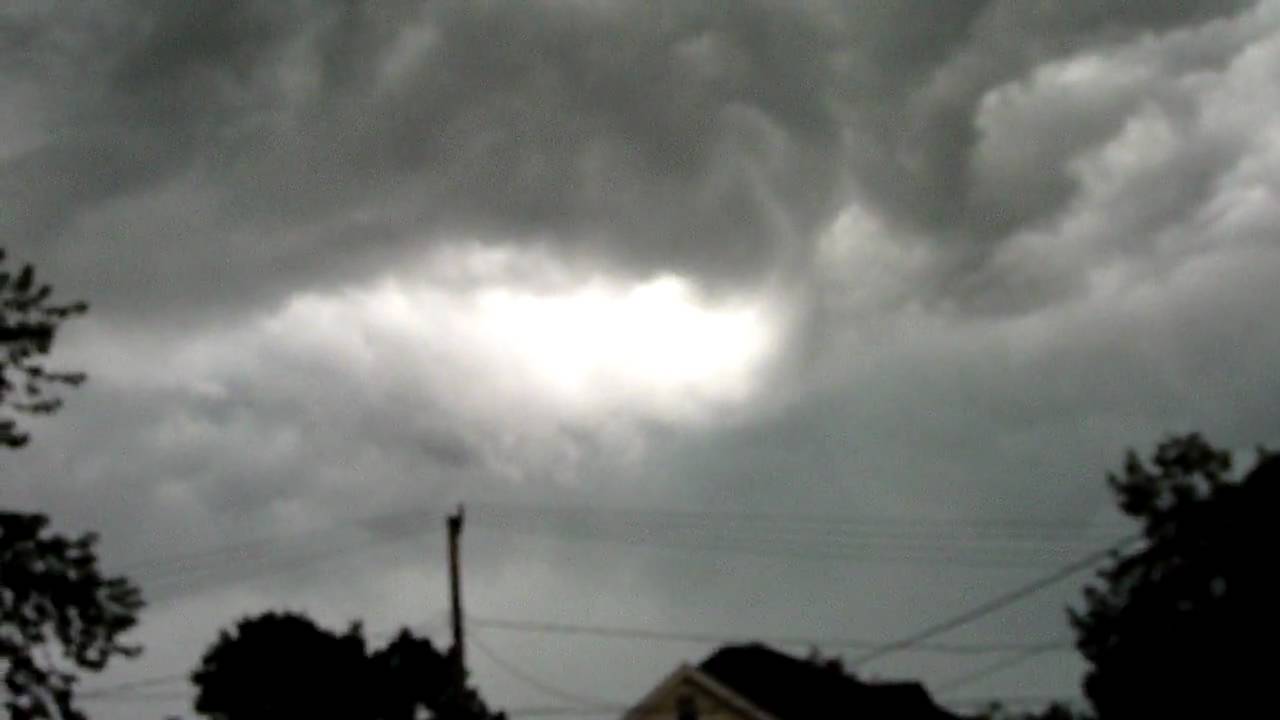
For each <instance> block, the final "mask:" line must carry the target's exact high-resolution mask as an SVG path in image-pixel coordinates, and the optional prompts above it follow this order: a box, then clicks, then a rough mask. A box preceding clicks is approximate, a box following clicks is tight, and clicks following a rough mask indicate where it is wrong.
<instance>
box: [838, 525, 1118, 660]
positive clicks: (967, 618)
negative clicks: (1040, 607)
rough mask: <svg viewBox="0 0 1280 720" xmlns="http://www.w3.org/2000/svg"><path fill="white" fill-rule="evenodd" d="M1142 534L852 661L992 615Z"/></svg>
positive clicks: (883, 654)
mask: <svg viewBox="0 0 1280 720" xmlns="http://www.w3.org/2000/svg"><path fill="white" fill-rule="evenodd" d="M1140 537H1141V535H1130V536H1128V537H1125V538H1124V539H1122V540H1120V541H1119V542H1116V543H1112V544H1111V545H1108V546H1107V547H1105V548H1102V549H1100V550H1096V551H1094V552H1091V553H1089V554H1088V555H1086V556H1084V557H1082V558H1080V559H1079V560H1076V561H1075V562H1072V563H1070V564H1068V565H1065V566H1063V567H1061V568H1059V569H1058V570H1056V571H1054V572H1052V573H1050V574H1048V575H1045V576H1043V577H1040V578H1037V579H1035V580H1033V581H1031V582H1029V583H1027V584H1025V585H1022V586H1020V587H1018V588H1015V589H1013V590H1011V591H1009V592H1007V593H1003V594H1001V595H998V596H996V597H994V598H992V599H991V600H988V601H987V602H984V603H982V604H981V605H978V606H977V607H975V608H973V609H971V610H967V611H965V612H963V613H960V614H959V615H956V616H955V617H952V618H948V619H947V620H943V621H942V622H940V623H937V624H934V625H930V626H929V627H927V628H925V629H923V630H920V631H919V632H916V633H912V634H911V635H908V636H907V637H905V638H902V639H901V640H895V641H894V642H891V643H887V644H885V645H882V646H881V647H879V648H876V649H875V650H872V651H871V652H869V653H866V654H865V655H863V656H862V657H860V658H857V659H856V660H855V661H854V662H853V667H859V666H861V665H865V664H866V663H869V662H871V661H872V660H877V659H881V658H884V657H887V656H889V655H892V654H894V653H897V652H901V651H903V650H906V649H907V648H910V647H912V646H913V645H918V644H920V643H922V642H924V641H925V640H928V639H929V638H931V637H934V636H936V635H941V634H942V633H945V632H948V631H951V630H954V629H956V628H958V627H961V626H964V625H968V624H969V623H971V622H973V621H975V620H978V619H980V618H982V617H985V616H987V615H990V614H991V613H994V612H996V611H997V610H1001V609H1003V608H1005V607H1008V606H1009V605H1012V604H1014V603H1016V602H1018V601H1020V600H1022V599H1023V598H1026V597H1029V596H1031V595H1034V594H1035V593H1037V592H1040V591H1041V590H1043V589H1045V588H1047V587H1049V586H1051V585H1054V584H1055V583H1058V582H1061V581H1062V580H1065V579H1067V578H1069V577H1071V576H1072V575H1075V574H1076V573H1078V572H1080V571H1081V570H1085V569H1087V568H1090V567H1093V566H1094V565H1096V564H1098V562H1100V561H1101V560H1103V559H1104V558H1106V557H1108V556H1110V555H1111V554H1112V553H1115V552H1118V551H1119V550H1122V549H1124V548H1125V547H1127V546H1129V545H1130V544H1132V543H1134V542H1135V541H1137V540H1138V539H1139V538H1140Z"/></svg>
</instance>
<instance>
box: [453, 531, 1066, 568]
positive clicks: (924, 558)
mask: <svg viewBox="0 0 1280 720" xmlns="http://www.w3.org/2000/svg"><path fill="white" fill-rule="evenodd" d="M476 525H477V526H478V527H479V528H480V529H482V530H489V531H495V532H504V533H514V534H520V535H544V536H546V535H549V536H551V537H552V538H554V539H556V540H563V541H588V542H603V543H608V544H613V545H621V546H624V547H638V546H649V547H655V548H662V549H668V550H693V551H696V552H722V553H729V554H737V555H743V556H755V557H772V558H789V559H798V560H830V561H859V562H874V563H894V562H900V563H909V564H927V565H934V566H936V565H944V566H947V567H966V568H992V567H995V568H1000V569H1007V568H1012V567H1042V566H1043V565H1045V564H1047V563H1050V562H1054V561H1055V560H1057V559H1058V558H1054V557H1036V556H1033V555H1028V554H1025V553H1024V554H1021V555H1016V554H1010V553H1007V552H1005V553H999V554H996V553H991V552H986V551H981V549H980V548H979V549H976V550H975V549H973V548H970V550H971V552H969V553H964V552H956V547H957V546H955V545H954V544H951V545H950V546H944V547H942V548H941V549H940V550H937V549H935V550H932V551H931V550H921V549H918V548H912V547H902V546H898V547H895V546H892V545H888V546H886V545H867V544H863V545H861V546H848V545H841V544H838V543H837V544H832V543H829V542H809V543H791V544H786V543H780V542H778V541H776V540H775V539H772V538H758V537H757V538H751V537H739V538H736V539H735V538H723V537H716V536H707V535H706V534H703V535H700V536H699V535H693V536H686V537H678V536H672V535H669V534H642V535H630V536H628V535H621V534H618V533H599V532H597V533H591V532H587V533H581V532H579V533H576V534H574V533H572V532H570V533H565V532H563V531H557V530H555V529H551V530H550V531H549V530H548V529H547V528H513V527H510V526H502V525H492V524H485V523H476Z"/></svg>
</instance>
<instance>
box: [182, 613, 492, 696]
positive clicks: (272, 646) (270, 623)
mask: <svg viewBox="0 0 1280 720" xmlns="http://www.w3.org/2000/svg"><path fill="white" fill-rule="evenodd" d="M191 680H192V682H193V683H194V684H195V685H196V688H197V691H198V692H197V696H196V712H199V713H201V714H203V715H205V716H207V717H210V718H216V719H217V720H266V719H267V718H272V719H275V718H281V717H340V718H349V719H351V720H366V719H367V720H415V718H419V717H423V716H424V715H423V713H429V714H428V715H425V716H427V717H432V718H439V719H440V720H490V719H493V718H502V717H504V716H503V715H501V714H494V713H491V712H490V711H489V710H488V709H487V708H486V707H485V704H484V702H483V701H481V699H480V697H479V695H477V694H476V692H475V691H474V690H472V689H470V688H468V687H466V684H465V677H464V676H462V675H461V674H460V673H458V672H457V671H456V670H455V665H454V663H453V662H452V660H451V658H450V656H449V655H447V654H446V653H442V652H440V651H438V650H437V649H436V648H435V647H434V646H433V645H432V643H431V641H430V640H428V639H426V638H420V637H416V636H414V635H413V634H412V633H410V632H408V631H407V630H406V631H402V632H401V633H400V634H399V635H398V636H396V638H395V639H394V640H392V641H391V642H390V643H388V644H387V645H386V647H383V648H382V649H380V650H376V651H373V652H370V651H369V649H368V647H367V646H366V643H365V639H364V636H363V633H362V632H361V629H360V626H359V625H352V626H351V627H350V628H349V629H348V630H347V631H346V632H345V633H342V634H336V633H333V632H330V631H328V630H325V629H324V628H321V627H319V626H318V625H316V624H315V623H314V622H312V621H311V619H310V618H308V617H306V616H304V615H299V614H296V613H266V614H263V615H259V616H257V617H252V618H246V619H244V620H241V621H240V622H239V623H237V624H236V626H235V628H234V629H232V630H229V631H226V630H224V631H223V632H222V633H221V634H220V635H219V637H218V639H217V641H216V642H215V643H214V644H213V646H212V647H210V648H209V650H208V651H206V652H205V654H204V657H203V658H202V659H201V661H200V666H199V668H197V669H196V671H195V672H194V673H193V674H192V676H191Z"/></svg>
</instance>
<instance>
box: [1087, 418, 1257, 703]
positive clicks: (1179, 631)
mask: <svg viewBox="0 0 1280 720" xmlns="http://www.w3.org/2000/svg"><path fill="white" fill-rule="evenodd" d="M1231 467H1232V458H1231V454H1230V453H1229V452H1227V451H1224V450H1220V449H1217V448H1215V447H1213V446H1212V445H1210V444H1209V443H1208V442H1206V441H1205V440H1204V438H1202V437H1201V436H1200V435H1198V434H1191V435H1186V436H1181V437H1173V438H1169V439H1168V440H1166V441H1164V442H1162V443H1161V444H1160V445H1159V446H1158V447H1157V449H1156V451H1155V452H1154V453H1153V455H1152V456H1151V458H1150V459H1149V461H1146V462H1144V461H1142V460H1141V459H1139V458H1138V456H1137V455H1136V454H1135V453H1132V452H1130V453H1129V455H1128V458H1127V460H1126V462H1125V466H1124V471H1123V473H1122V474H1120V475H1111V476H1110V477H1109V478H1108V481H1109V483H1110V485H1111V487H1112V489H1113V490H1114V492H1115V494H1116V496H1117V499H1118V500H1119V504H1120V509H1121V510H1122V511H1123V512H1124V513H1125V514H1127V515H1129V516H1130V517H1132V518H1134V519H1135V520H1137V521H1138V522H1139V523H1141V526H1142V536H1143V543H1142V544H1141V546H1140V547H1138V548H1137V549H1135V550H1132V551H1128V552H1126V553H1117V554H1116V556H1115V557H1114V558H1113V559H1112V561H1111V563H1110V564H1109V565H1108V566H1107V567H1106V568H1104V569H1102V570H1101V571H1100V572H1099V573H1098V577H1099V579H1100V581H1101V583H1100V584H1099V585H1096V586H1090V587H1087V588H1086V589H1085V594H1084V600H1085V603H1084V608H1083V609H1082V610H1079V611H1076V610H1073V611H1072V612H1071V621H1072V624H1073V625H1074V627H1075V630H1076V635H1077V640H1076V644H1077V647H1078V648H1079V649H1080V651H1081V653H1082V654H1083V655H1084V658H1085V660H1086V661H1087V663H1088V664H1089V669H1088V672H1087V674H1086V677H1085V683H1084V691H1085V695H1086V696H1087V697H1088V699H1089V701H1090V703H1091V704H1092V705H1093V708H1094V711H1095V713H1096V714H1097V716H1098V718H1099V720H1111V719H1113V718H1135V717H1229V716H1233V715H1237V714H1238V715H1245V714H1252V713H1254V712H1257V710H1255V708H1265V707H1266V706H1267V705H1268V704H1269V703H1268V702H1267V701H1268V700H1269V699H1270V697H1269V693H1268V692H1267V690H1268V689H1269V682H1268V681H1269V680H1270V678H1269V677H1264V670H1265V669H1266V668H1268V667H1269V665H1270V663H1268V662H1266V661H1263V660H1259V659H1257V658H1256V654H1257V653H1255V652H1254V650H1257V651H1261V652H1263V653H1265V652H1268V651H1270V650H1271V642H1270V641H1271V640H1272V639H1274V638H1275V637H1277V633H1276V627H1277V622H1276V615H1275V608H1276V607H1277V605H1276V601H1277V599H1280V598H1278V597H1277V591H1276V590H1274V589H1273V583H1271V582H1270V580H1271V578H1270V577H1269V575H1271V573H1270V572H1269V570H1268V568H1269V567H1271V564H1270V561H1271V559H1272V558H1271V547H1272V546H1271V544H1270V543H1271V541H1272V539H1273V537H1274V533H1273V532H1272V530H1271V524H1272V522H1274V518H1275V511H1276V509H1277V508H1278V507H1280V506H1278V505H1277V489H1278V488H1280V478H1278V477H1277V476H1278V475H1280V457H1277V456H1274V455H1271V454H1269V453H1267V452H1266V451H1264V450H1259V452H1258V460H1257V462H1256V464H1255V466H1254V467H1253V468H1252V469H1251V470H1250V471H1249V472H1248V473H1247V474H1246V475H1245V476H1244V477H1243V479H1239V480H1237V479H1233V477H1232V474H1231Z"/></svg>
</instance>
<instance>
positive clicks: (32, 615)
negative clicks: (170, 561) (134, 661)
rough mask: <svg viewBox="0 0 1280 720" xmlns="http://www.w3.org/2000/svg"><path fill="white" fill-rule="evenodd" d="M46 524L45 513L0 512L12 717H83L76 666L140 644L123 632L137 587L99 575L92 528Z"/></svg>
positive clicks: (93, 667) (0, 621)
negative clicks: (76, 533) (75, 533)
mask: <svg viewBox="0 0 1280 720" xmlns="http://www.w3.org/2000/svg"><path fill="white" fill-rule="evenodd" d="M47 525H48V519H47V518H45V517H44V516H42V515H30V514H23V513H12V512H0V668H3V670H4V685H5V690H6V691H7V693H5V694H6V695H7V697H6V700H5V707H6V709H7V710H8V711H9V715H10V717H11V718H13V720H27V719H28V718H30V719H34V718H67V719H69V720H70V719H79V718H83V717H84V715H83V714H81V713H80V712H79V711H77V710H76V709H75V706H74V704H73V693H74V689H75V683H76V674H75V672H74V669H80V670H90V671H98V670H101V669H103V668H104V667H106V665H107V662H108V661H109V660H110V659H111V658H112V657H113V656H116V655H123V656H131V655H134V654H136V653H137V652H138V648H136V647H133V646H130V645H126V644H124V643H123V642H121V639H120V637H121V635H123V634H124V633H125V632H126V631H127V630H129V628H131V627H133V625H134V624H135V623H136V622H137V613H138V610H139V609H141V607H142V598H141V595H140V594H139V592H138V589H137V588H136V587H134V586H133V585H131V584H130V583H129V582H128V581H127V580H125V579H123V578H107V577H103V576H102V574H101V573H100V572H99V571H98V567H97V556H96V555H95V553H94V548H93V545H94V543H95V541H96V538H95V537H94V536H93V535H92V534H88V535H84V536H82V537H79V538H72V539H68V538H65V537H61V536H58V535H51V534H49V533H48V532H47V531H46V528H47ZM59 655H60V656H61V657H59Z"/></svg>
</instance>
